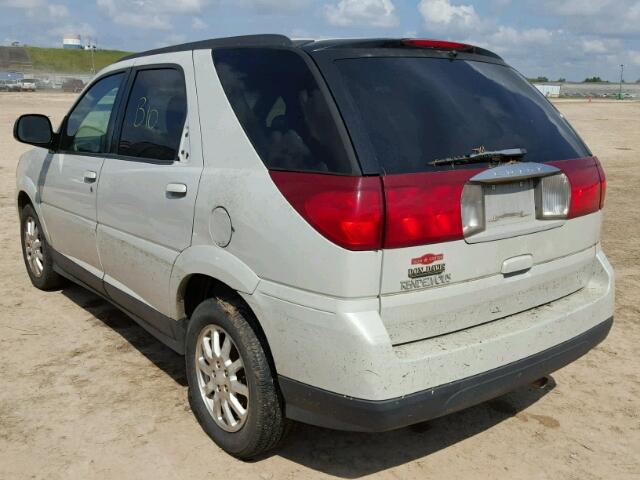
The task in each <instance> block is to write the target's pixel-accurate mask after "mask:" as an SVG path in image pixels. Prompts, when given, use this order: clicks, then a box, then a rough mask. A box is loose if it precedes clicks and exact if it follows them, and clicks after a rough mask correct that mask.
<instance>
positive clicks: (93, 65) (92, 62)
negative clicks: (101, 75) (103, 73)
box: [89, 37, 96, 75]
mask: <svg viewBox="0 0 640 480" xmlns="http://www.w3.org/2000/svg"><path fill="white" fill-rule="evenodd" d="M89 49H90V50H91V75H95V74H96V64H95V62H94V60H93V50H94V49H95V43H94V42H92V41H91V37H89Z"/></svg>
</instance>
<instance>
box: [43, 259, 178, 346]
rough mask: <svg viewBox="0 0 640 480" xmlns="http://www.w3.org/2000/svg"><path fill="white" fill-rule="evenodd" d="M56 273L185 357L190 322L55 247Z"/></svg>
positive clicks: (54, 261)
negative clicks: (143, 299)
mask: <svg viewBox="0 0 640 480" xmlns="http://www.w3.org/2000/svg"><path fill="white" fill-rule="evenodd" d="M51 254H52V258H53V263H54V266H53V268H54V270H55V271H56V272H58V273H59V274H60V275H62V276H63V277H65V278H67V279H69V280H71V281H72V282H74V283H77V284H78V285H80V286H82V287H84V288H86V289H87V290H89V291H91V292H93V293H95V294H96V295H98V296H99V297H101V298H102V299H104V300H106V301H107V302H109V303H111V304H112V305H114V306H115V307H117V308H118V309H120V310H122V312H123V313H125V314H126V315H127V316H129V317H131V319H133V320H134V321H135V322H136V323H137V324H138V325H140V326H141V327H142V328H144V329H145V330H146V331H147V332H149V333H150V334H151V335H153V336H154V337H156V338H157V339H158V340H160V341H161V342H162V343H164V344H165V345H166V346H167V347H169V348H170V349H171V350H173V351H174V352H176V353H179V354H180V355H184V340H185V335H186V331H187V319H186V318H184V319H181V320H174V319H172V318H170V317H167V316H166V315H163V314H162V313H160V312H158V311H157V310H155V309H154V308H152V307H150V306H149V305H147V304H146V303H144V302H141V301H140V300H138V299H136V298H134V297H132V296H131V295H129V294H127V293H125V292H123V291H122V290H120V289H118V288H116V287H114V286H113V285H110V284H108V283H107V282H104V281H103V280H102V278H100V277H97V276H96V275H94V274H92V273H91V272H89V271H87V270H86V269H84V268H82V267H81V266H79V265H77V264H76V263H75V262H73V261H72V260H69V259H68V258H67V257H65V256H64V255H62V254H61V253H59V252H57V251H55V250H54V249H53V248H51Z"/></svg>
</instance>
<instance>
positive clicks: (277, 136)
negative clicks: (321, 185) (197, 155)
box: [213, 48, 359, 175]
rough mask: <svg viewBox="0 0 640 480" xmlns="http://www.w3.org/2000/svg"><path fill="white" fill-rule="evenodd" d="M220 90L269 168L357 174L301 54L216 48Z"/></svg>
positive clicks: (353, 162) (328, 109) (356, 167)
mask: <svg viewBox="0 0 640 480" xmlns="http://www.w3.org/2000/svg"><path fill="white" fill-rule="evenodd" d="M213 60H214V63H215V66H216V70H217V72H218V76H219V77H220V81H221V83H222V87H223V88H224V91H225V93H226V95H227V98H228V99H229V102H230V103H231V106H232V108H233V110H234V112H235V114H236V116H237V117H238V120H239V121H240V123H241V124H242V128H243V129H244V130H245V132H246V134H247V136H248V137H249V139H250V140H251V143H252V144H253V146H254V148H255V149H256V152H257V153H258V155H260V158H262V161H263V162H264V164H265V165H266V166H267V168H269V169H274V170H289V171H304V172H330V173H340V174H347V175H352V174H357V173H358V172H359V168H358V166H357V163H356V162H355V161H351V160H350V158H349V156H348V155H347V152H346V149H345V146H344V142H343V141H342V139H341V137H340V134H339V132H338V128H337V126H336V123H335V120H334V117H333V115H332V113H331V110H330V108H329V105H328V103H327V100H326V98H325V96H324V94H323V92H322V91H321V89H320V87H319V85H318V82H317V81H316V79H315V78H314V76H313V74H312V73H311V71H310V70H309V67H308V66H307V64H306V63H305V61H304V60H303V59H302V58H301V57H300V55H299V54H297V53H295V52H292V51H289V50H278V49H260V48H255V49H254V48H251V49H247V48H243V49H221V50H215V51H214V53H213Z"/></svg>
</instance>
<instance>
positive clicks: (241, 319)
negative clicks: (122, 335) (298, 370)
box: [185, 298, 289, 460]
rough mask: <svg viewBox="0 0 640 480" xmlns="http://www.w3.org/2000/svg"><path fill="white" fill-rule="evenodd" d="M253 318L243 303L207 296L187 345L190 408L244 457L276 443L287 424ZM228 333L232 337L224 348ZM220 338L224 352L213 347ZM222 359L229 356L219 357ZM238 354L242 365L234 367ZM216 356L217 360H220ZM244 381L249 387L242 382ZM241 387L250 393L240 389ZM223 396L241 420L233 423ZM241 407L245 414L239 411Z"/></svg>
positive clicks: (225, 447)
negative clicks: (252, 324)
mask: <svg viewBox="0 0 640 480" xmlns="http://www.w3.org/2000/svg"><path fill="white" fill-rule="evenodd" d="M252 321H254V318H253V316H252V315H251V312H249V311H246V309H245V308H243V307H239V306H237V305H235V304H233V303H231V302H229V301H226V300H223V299H220V298H212V299H209V300H205V301H203V302H202V303H201V304H200V305H198V307H197V308H196V309H195V311H194V312H193V315H192V316H191V319H190V321H189V326H188V328H187V335H186V345H185V359H186V370H187V379H188V382H189V403H190V405H191V409H192V411H193V413H194V415H195V416H196V419H197V420H198V422H199V423H200V426H201V427H202V429H203V430H204V431H205V432H206V433H207V435H209V437H211V439H213V441H214V442H215V443H216V444H217V445H218V446H219V447H220V448H222V449H223V450H224V451H226V452H227V453H229V454H230V455H233V456H234V457H236V458H239V459H241V460H249V459H252V458H255V457H256V456H259V455H261V454H264V453H266V452H268V451H269V450H271V449H273V448H275V447H276V446H277V445H278V443H279V442H280V441H281V440H282V439H283V438H284V436H285V432H286V431H287V427H288V424H289V421H288V420H287V419H285V418H284V408H283V403H282V401H281V397H280V395H279V391H278V386H277V383H276V380H275V378H274V371H273V369H272V367H271V365H270V363H269V360H268V357H267V354H266V352H265V348H264V346H263V344H262V342H261V341H260V339H259V338H258V335H256V331H254V329H253V328H252V326H251V322H252ZM216 335H217V338H218V341H217V342H215V340H214V338H215V337H216ZM227 339H228V340H229V341H230V342H231V343H230V346H228V347H227V349H226V350H225V342H226V341H227ZM216 343H217V345H219V346H220V347H219V348H218V352H219V353H220V355H216V353H215V351H216V349H215V344H216ZM207 345H209V347H207ZM226 351H228V354H227V356H226V357H225V356H224V353H225V352H226ZM223 359H226V360H225V361H221V360H223ZM238 359H240V361H241V362H242V363H243V365H244V367H243V369H242V370H237V371H234V365H235V366H237V365H238V363H237V362H238ZM216 362H218V363H219V365H217V366H216ZM227 367H230V368H228V369H227ZM205 372H208V373H205ZM234 379H235V380H234ZM225 382H228V383H225ZM238 384H240V385H238ZM242 384H243V385H245V386H246V390H245V389H244V388H242V389H240V388H239V387H240V386H241V385H242ZM225 389H227V390H226V391H225ZM242 391H245V392H247V395H246V396H245V395H244V393H240V392H242ZM209 392H210V393H209ZM216 395H217V396H218V397H217V398H218V401H219V403H218V405H220V407H219V408H218V407H216V405H217V403H216ZM232 396H233V398H234V399H235V400H232ZM205 398H206V399H207V400H206V401H205ZM225 401H226V402H227V409H229V412H227V413H230V414H231V417H232V419H233V420H236V421H237V423H236V424H235V425H233V424H232V422H230V421H229V416H228V415H226V414H225V411H226V410H225V408H224V402H225ZM238 404H240V406H239V407H238ZM243 408H244V409H245V411H246V415H245V416H244V418H243V417H241V416H240V415H239V414H238V410H240V411H241V410H242V409H243ZM236 409H238V410H236ZM219 413H222V415H219Z"/></svg>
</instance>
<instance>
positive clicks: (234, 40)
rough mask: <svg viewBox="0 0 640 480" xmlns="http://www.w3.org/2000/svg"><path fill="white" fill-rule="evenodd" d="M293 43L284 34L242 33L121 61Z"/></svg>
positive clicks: (130, 57) (133, 56)
mask: <svg viewBox="0 0 640 480" xmlns="http://www.w3.org/2000/svg"><path fill="white" fill-rule="evenodd" d="M291 46H293V43H292V42H291V40H290V39H289V37H286V36H284V35H277V34H262V35H240V36H237V37H224V38H211V39H208V40H200V41H198V42H190V43H182V44H180V45H171V46H168V47H163V48H157V49H155V50H147V51H146V52H140V53H134V54H133V55H129V56H127V57H124V58H121V59H120V60H118V61H119V62H121V61H124V60H131V59H132V58H140V57H148V56H149V55H158V54H161V53H174V52H186V51H189V50H204V49H213V48H221V47H291Z"/></svg>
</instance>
